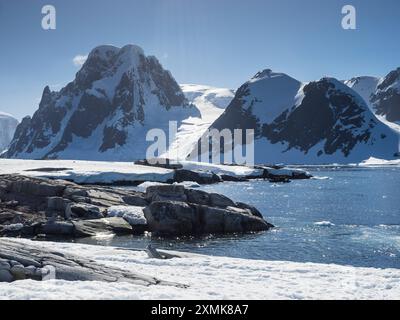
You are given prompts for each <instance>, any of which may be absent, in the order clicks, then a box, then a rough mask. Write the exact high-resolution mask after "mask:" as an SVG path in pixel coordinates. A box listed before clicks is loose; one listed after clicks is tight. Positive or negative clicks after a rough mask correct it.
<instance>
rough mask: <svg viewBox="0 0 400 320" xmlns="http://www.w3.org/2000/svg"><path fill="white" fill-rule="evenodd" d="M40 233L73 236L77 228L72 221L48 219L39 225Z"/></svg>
mask: <svg viewBox="0 0 400 320" xmlns="http://www.w3.org/2000/svg"><path fill="white" fill-rule="evenodd" d="M39 233H40V234H45V235H50V236H64V237H65V236H66V237H72V236H74V233H75V228H74V225H73V223H72V222H64V221H48V222H46V223H44V224H42V225H40V226H39Z"/></svg>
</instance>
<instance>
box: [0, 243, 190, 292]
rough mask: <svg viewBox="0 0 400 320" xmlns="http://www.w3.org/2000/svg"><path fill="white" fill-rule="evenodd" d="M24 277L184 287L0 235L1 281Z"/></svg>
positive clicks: (23, 278)
mask: <svg viewBox="0 0 400 320" xmlns="http://www.w3.org/2000/svg"><path fill="white" fill-rule="evenodd" d="M177 258H179V257H177ZM27 279H30V280H36V281H45V280H51V279H59V280H66V281H102V282H127V283H132V284H137V285H143V286H151V285H164V286H174V287H179V288H185V287H186V286H185V285H183V284H179V283H173V282H168V281H163V280H160V279H157V278H155V277H152V276H147V275H143V274H138V273H133V272H128V271H124V270H122V269H119V268H115V267H110V266H105V265H102V264H99V263H97V262H95V261H92V260H90V259H87V258H85V257H83V256H82V255H76V254H70V253H66V252H62V251H55V250H49V249H46V248H43V247H38V246H37V245H33V244H28V243H20V242H16V241H13V240H12V239H7V238H0V282H13V281H18V280H27Z"/></svg>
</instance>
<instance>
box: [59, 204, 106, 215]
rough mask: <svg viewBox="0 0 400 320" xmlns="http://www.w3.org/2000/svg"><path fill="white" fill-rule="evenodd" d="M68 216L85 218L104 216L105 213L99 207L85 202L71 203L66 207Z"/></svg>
mask: <svg viewBox="0 0 400 320" xmlns="http://www.w3.org/2000/svg"><path fill="white" fill-rule="evenodd" d="M66 216H76V217H79V218H85V219H101V218H104V215H103V213H102V212H101V210H100V208H99V207H97V206H94V205H91V204H85V203H79V204H71V205H69V206H68V207H67V209H66Z"/></svg>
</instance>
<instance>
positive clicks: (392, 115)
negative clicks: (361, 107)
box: [345, 68, 400, 132]
mask: <svg viewBox="0 0 400 320" xmlns="http://www.w3.org/2000/svg"><path fill="white" fill-rule="evenodd" d="M345 84H346V85H348V86H349V87H350V88H352V89H353V90H354V91H356V92H357V93H358V94H359V95H360V96H361V97H362V98H363V99H364V100H365V102H366V103H367V104H368V106H369V107H370V109H371V110H372V112H373V113H374V114H375V115H376V116H377V118H378V119H379V120H380V121H382V122H383V123H385V124H386V125H388V126H389V127H391V128H392V129H394V130H396V131H398V132H400V68H399V69H397V70H394V71H392V72H390V73H389V74H388V75H387V76H386V77H384V78H376V77H357V78H353V79H351V80H348V81H345Z"/></svg>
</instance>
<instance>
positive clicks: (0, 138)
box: [0, 111, 18, 154]
mask: <svg viewBox="0 0 400 320" xmlns="http://www.w3.org/2000/svg"><path fill="white" fill-rule="evenodd" d="M17 126H18V120H17V119H15V118H14V117H13V116H12V115H10V114H8V113H4V112H1V111H0V154H1V153H2V152H4V151H5V150H6V149H7V148H8V145H9V144H10V142H11V140H12V138H13V136H14V132H15V129H16V128H17Z"/></svg>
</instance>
